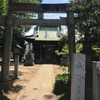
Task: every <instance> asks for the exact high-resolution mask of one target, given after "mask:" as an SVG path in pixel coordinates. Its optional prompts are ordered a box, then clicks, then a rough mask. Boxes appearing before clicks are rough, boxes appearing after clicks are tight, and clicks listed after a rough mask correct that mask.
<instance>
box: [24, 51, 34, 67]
mask: <svg viewBox="0 0 100 100" xmlns="http://www.w3.org/2000/svg"><path fill="white" fill-rule="evenodd" d="M33 65H34V60H33V57H32V52H31V50H30V51H29V52H28V53H27V55H26V56H25V63H24V66H33Z"/></svg>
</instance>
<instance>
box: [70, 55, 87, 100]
mask: <svg viewBox="0 0 100 100" xmlns="http://www.w3.org/2000/svg"><path fill="white" fill-rule="evenodd" d="M71 71H72V72H71V100H85V55H84V54H74V55H73V60H72V70H71Z"/></svg>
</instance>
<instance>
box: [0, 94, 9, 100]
mask: <svg viewBox="0 0 100 100" xmlns="http://www.w3.org/2000/svg"><path fill="white" fill-rule="evenodd" d="M0 100H10V99H9V98H8V97H7V96H5V95H4V94H3V95H0Z"/></svg>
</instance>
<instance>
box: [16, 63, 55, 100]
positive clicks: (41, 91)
mask: <svg viewBox="0 0 100 100" xmlns="http://www.w3.org/2000/svg"><path fill="white" fill-rule="evenodd" d="M53 84H54V72H53V64H43V65H41V67H40V69H39V70H38V72H37V73H36V74H35V75H34V77H33V78H32V79H31V80H30V81H29V83H28V84H27V86H26V87H25V88H24V89H23V90H22V91H21V92H20V94H19V96H18V97H17V98H16V100H55V98H54V95H53V93H52V89H53Z"/></svg>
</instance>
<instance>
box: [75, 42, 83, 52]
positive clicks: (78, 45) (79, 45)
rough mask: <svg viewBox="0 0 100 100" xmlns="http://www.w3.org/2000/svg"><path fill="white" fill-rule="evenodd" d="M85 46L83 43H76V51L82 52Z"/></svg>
mask: <svg viewBox="0 0 100 100" xmlns="http://www.w3.org/2000/svg"><path fill="white" fill-rule="evenodd" d="M82 48H83V46H82V43H77V44H76V53H80V51H81V50H82Z"/></svg>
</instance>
